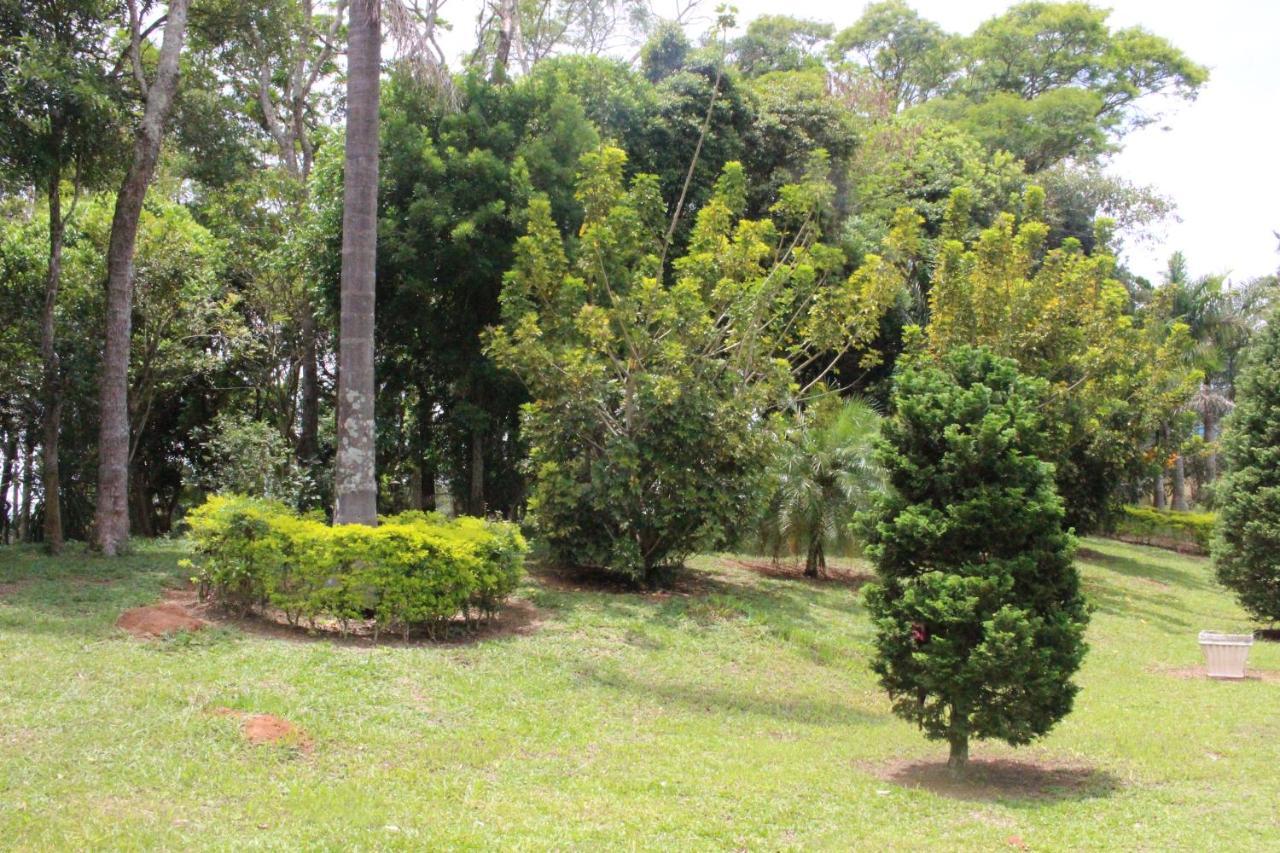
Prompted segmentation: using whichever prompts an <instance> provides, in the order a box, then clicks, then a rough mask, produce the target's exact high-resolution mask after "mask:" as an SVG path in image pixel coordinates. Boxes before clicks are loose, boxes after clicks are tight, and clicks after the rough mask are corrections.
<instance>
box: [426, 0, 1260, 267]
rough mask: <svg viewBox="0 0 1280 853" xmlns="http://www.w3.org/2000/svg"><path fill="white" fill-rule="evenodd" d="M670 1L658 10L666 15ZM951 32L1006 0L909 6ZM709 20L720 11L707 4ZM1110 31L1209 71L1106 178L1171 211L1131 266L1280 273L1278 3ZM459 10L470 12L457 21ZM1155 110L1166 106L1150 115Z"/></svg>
mask: <svg viewBox="0 0 1280 853" xmlns="http://www.w3.org/2000/svg"><path fill="white" fill-rule="evenodd" d="M672 2H673V0H655V3H654V5H655V7H656V8H657V10H658V11H659V12H660V13H661V12H662V11H663V5H664V4H672ZM908 2H910V3H911V5H912V6H913V7H914V8H915V9H916V10H917V11H919V12H920V14H921V15H923V16H924V17H926V18H929V19H931V20H934V21H937V22H938V23H939V24H941V25H942V26H943V27H944V28H945V29H947V30H949V31H951V32H959V33H968V32H970V31H972V30H973V28H974V27H975V26H977V25H978V24H979V23H981V22H982V21H984V20H986V19H987V18H989V17H991V16H992V15H995V14H997V13H999V12H1000V11H1002V10H1004V9H1006V8H1008V7H1009V6H1010V5H1011V3H1010V2H1009V0H908ZM702 5H703V6H704V7H705V8H706V9H707V10H708V11H709V10H711V9H712V8H713V7H714V6H715V0H704V2H703V4H702ZM734 5H736V6H737V7H738V10H739V15H738V20H739V22H740V23H742V24H745V22H746V21H748V20H750V19H751V18H754V17H756V16H758V15H761V14H766V13H768V14H777V13H779V12H785V13H786V14H789V15H793V16H796V17H803V18H812V19H815V20H820V21H826V22H829V23H833V24H835V25H836V26H837V27H843V26H847V25H849V24H851V23H852V22H853V21H854V20H856V19H857V17H858V16H859V15H860V14H861V11H862V9H863V8H864V6H865V3H863V2H860V0H853V2H849V0H788V2H787V3H786V4H784V5H780V4H779V3H777V2H776V0H735V2H734ZM1097 5H1101V6H1104V7H1107V8H1110V9H1112V10H1113V11H1112V15H1111V19H1110V23H1111V25H1112V26H1113V27H1120V26H1132V25H1141V26H1143V27H1145V28H1147V29H1148V30H1150V31H1152V32H1154V33H1156V34H1157V35H1161V36H1164V37H1165V38H1167V39H1169V40H1170V41H1171V42H1173V44H1174V45H1176V46H1178V47H1179V48H1181V49H1182V50H1183V51H1185V52H1186V53H1187V54H1188V55H1189V56H1190V57H1191V58H1192V59H1193V60H1195V61H1196V62H1199V63H1200V64H1202V65H1206V66H1208V67H1209V69H1210V78H1209V82H1208V84H1207V85H1206V86H1205V87H1204V89H1203V90H1202V91H1201V94H1200V97H1199V98H1198V99H1197V100H1196V101H1195V102H1193V103H1190V104H1187V103H1176V104H1172V105H1169V109H1168V110H1167V111H1166V114H1165V118H1164V120H1163V121H1161V122H1157V123H1156V124H1153V125H1151V126H1149V127H1147V128H1145V129H1143V130H1141V131H1138V132H1136V133H1133V134H1131V135H1130V136H1128V137H1127V138H1126V139H1125V149H1124V151H1122V152H1121V153H1120V154H1118V155H1115V156H1114V157H1113V158H1112V159H1111V162H1110V165H1109V168H1110V170H1111V171H1113V172H1114V173H1116V174H1118V175H1122V176H1124V177H1126V178H1128V179H1129V180H1132V181H1135V182H1138V183H1142V184H1151V185H1153V186H1155V187H1156V188H1157V189H1159V190H1160V191H1161V192H1162V193H1163V194H1164V195H1166V196H1169V197H1170V198H1172V199H1173V201H1174V202H1175V203H1176V204H1177V206H1178V216H1179V218H1180V221H1176V222H1169V223H1168V224H1167V225H1166V226H1164V227H1163V228H1158V229H1156V231H1155V232H1154V233H1153V234H1152V239H1150V240H1148V241H1147V242H1145V243H1141V244H1140V243H1138V242H1137V241H1134V240H1129V241H1127V245H1126V251H1125V255H1126V260H1127V261H1128V263H1129V266H1130V267H1131V268H1132V269H1133V270H1134V271H1135V272H1137V273H1139V274H1141V275H1146V276H1148V277H1150V278H1152V279H1158V278H1159V275H1160V273H1161V271H1162V270H1163V268H1164V264H1165V260H1166V259H1167V257H1168V255H1169V253H1170V252H1172V251H1174V250H1175V249H1179V248H1180V249H1182V250H1183V251H1184V252H1186V254H1187V257H1188V260H1189V261H1190V265H1191V270H1192V273H1193V274H1197V275H1198V274H1202V273H1210V272H1216V273H1227V274H1229V275H1230V276H1231V277H1232V279H1234V280H1237V281H1238V280H1241V279H1245V278H1251V277H1253V276H1257V275H1262V274H1265V273H1271V272H1275V270H1276V268H1277V267H1278V266H1280V255H1277V253H1276V247H1277V241H1276V238H1275V237H1274V236H1273V233H1272V232H1273V231H1275V230H1280V169H1277V168H1276V160H1277V153H1276V146H1277V140H1278V138H1280V133H1278V131H1280V50H1278V49H1277V48H1276V38H1277V34H1280V0H1215V1H1214V2H1208V3H1206V2H1204V0H1111V2H1104V3H1098V4H1097ZM445 8H446V11H447V13H451V14H452V15H453V17H454V21H455V25H456V29H455V31H454V33H452V34H451V35H452V38H450V39H449V41H450V42H453V41H454V39H461V40H462V41H463V42H464V43H466V44H470V43H472V39H471V37H470V34H471V32H472V29H473V26H474V13H473V12H470V11H469V9H470V8H478V3H477V0H461V2H459V0H454V3H450V4H448V5H447V6H446V7H445ZM464 10H466V11H464ZM1146 106H1148V107H1149V108H1153V109H1162V108H1163V105H1160V104H1148V105H1146Z"/></svg>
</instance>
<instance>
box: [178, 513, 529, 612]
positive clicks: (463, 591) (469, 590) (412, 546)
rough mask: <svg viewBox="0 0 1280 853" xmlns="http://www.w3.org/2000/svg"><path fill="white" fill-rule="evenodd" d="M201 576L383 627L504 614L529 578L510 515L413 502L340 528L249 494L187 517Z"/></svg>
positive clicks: (234, 598)
mask: <svg viewBox="0 0 1280 853" xmlns="http://www.w3.org/2000/svg"><path fill="white" fill-rule="evenodd" d="M187 518H188V521H189V523H190V525H191V538H192V540H193V541H194V543H195V555H196V556H195V559H194V560H192V563H191V564H192V566H193V568H195V569H196V572H197V574H196V578H195V580H196V581H197V582H198V583H199V584H200V589H201V593H202V595H211V596H212V597H213V598H214V599H215V600H216V601H219V602H221V603H223V604H225V605H228V606H230V607H234V608H237V609H239V610H241V612H247V611H249V610H252V609H260V608H267V607H270V608H275V609H277V610H279V611H282V612H283V613H284V615H285V617H286V618H287V619H288V621H289V623H290V624H292V625H297V624H299V623H300V622H304V621H305V622H306V623H307V624H309V625H312V626H314V625H315V624H316V620H317V619H322V618H328V619H333V620H336V621H337V622H338V624H339V625H340V626H341V627H342V629H343V631H344V632H345V631H346V630H348V628H349V625H350V623H351V622H352V621H353V620H361V619H371V620H373V625H374V631H375V633H376V632H378V631H394V632H398V633H400V634H403V635H405V636H408V635H409V633H410V632H411V631H413V630H416V629H419V628H421V629H423V630H425V631H426V632H427V633H428V634H430V635H433V636H434V635H438V634H439V632H440V631H441V630H442V629H443V628H444V626H445V625H446V624H447V623H448V622H449V621H450V620H453V619H455V618H457V617H458V616H459V615H461V616H462V617H463V618H465V619H466V620H467V621H468V622H470V621H472V620H474V619H477V618H480V619H485V618H488V617H490V616H492V615H493V614H494V613H496V612H497V610H498V608H499V607H500V606H501V604H502V602H503V600H504V599H505V598H506V597H507V596H508V595H510V594H511V593H512V592H513V591H514V590H515V587H516V584H517V583H518V582H519V580H520V575H521V572H522V570H523V563H524V554H525V550H526V547H525V541H524V538H523V537H522V536H521V535H520V532H519V530H518V529H517V528H516V527H515V526H514V525H510V524H505V523H502V522H493V521H485V520H482V519H478V518H459V519H447V518H445V517H443V516H441V515H437V514H434V513H424V512H407V513H403V514H401V515H397V516H390V517H387V518H384V519H382V520H381V523H380V524H379V526H378V527H365V526H362V525H354V524H351V525H340V526H330V525H328V524H326V523H325V521H324V520H323V518H321V517H320V516H319V515H318V514H310V515H299V514H298V513H296V512H294V511H293V510H290V509H289V508H287V507H285V506H284V505H283V504H280V503H277V502H274V501H268V500H261V499H256V498H245V497H238V496H218V497H213V498H210V499H209V501H208V502H206V503H205V504H204V505H203V506H201V507H199V508H198V509H196V510H193V511H192V512H191V513H190V514H189V515H188V516H187Z"/></svg>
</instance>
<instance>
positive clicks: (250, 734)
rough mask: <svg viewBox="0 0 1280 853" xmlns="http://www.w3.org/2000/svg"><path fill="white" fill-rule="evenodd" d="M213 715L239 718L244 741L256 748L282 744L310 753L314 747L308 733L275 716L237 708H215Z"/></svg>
mask: <svg viewBox="0 0 1280 853" xmlns="http://www.w3.org/2000/svg"><path fill="white" fill-rule="evenodd" d="M213 713H215V714H217V715H218V716H220V717H237V718H239V720H240V723H241V726H240V730H241V732H242V733H243V734H244V739H245V740H247V741H249V743H251V744H253V745H254V746H262V745H264V744H280V745H282V746H292V747H296V748H298V749H301V750H302V751H303V752H310V751H311V748H312V746H313V744H312V742H311V738H310V737H309V736H308V735H307V733H306V732H304V731H303V730H302V729H300V728H298V727H297V726H295V725H294V724H293V723H291V722H289V721H288V720H286V719H284V718H283V717H277V716H276V715H274V714H254V713H251V712H249V711H239V710H236V709H235V708H214V710H213Z"/></svg>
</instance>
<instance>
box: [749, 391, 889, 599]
mask: <svg viewBox="0 0 1280 853" xmlns="http://www.w3.org/2000/svg"><path fill="white" fill-rule="evenodd" d="M879 433H880V416H879V415H878V414H876V412H875V410H874V409H872V408H871V406H869V405H868V404H867V403H865V402H863V401H861V400H850V401H847V402H840V401H839V400H836V399H834V398H831V399H828V400H826V401H824V402H822V403H820V404H818V405H815V406H811V407H810V408H809V409H808V410H807V411H806V412H804V413H803V414H802V415H801V416H800V417H799V418H798V419H797V422H796V424H795V425H794V426H793V427H792V428H791V429H789V430H788V431H787V433H786V435H784V436H783V438H782V441H781V442H780V443H779V447H778V452H777V456H776V457H775V460H774V465H773V468H772V471H771V473H770V489H769V493H770V497H769V501H768V503H767V505H766V509H765V514H764V517H763V519H762V524H761V533H762V539H763V540H764V544H765V547H766V548H770V549H771V550H772V552H773V555H774V559H775V560H776V559H777V558H778V556H779V554H780V553H781V552H782V550H783V549H784V548H786V549H787V550H788V551H789V552H790V553H793V554H796V553H799V552H800V551H801V550H804V552H805V567H804V573H805V575H806V576H807V577H821V576H822V574H823V572H824V571H825V569H826V567H827V560H826V549H827V546H828V545H829V544H830V545H835V546H837V547H840V546H842V545H846V544H848V542H849V539H850V535H851V534H850V527H851V524H852V521H853V516H854V514H855V513H856V512H857V511H858V510H860V509H862V508H864V507H865V505H866V503H867V500H868V498H869V497H870V496H871V495H872V494H873V493H874V492H875V491H877V490H878V489H879V487H880V482H881V481H880V472H879V469H878V468H877V466H876V464H875V462H874V456H873V445H874V442H875V438H876V436H877V435H879Z"/></svg>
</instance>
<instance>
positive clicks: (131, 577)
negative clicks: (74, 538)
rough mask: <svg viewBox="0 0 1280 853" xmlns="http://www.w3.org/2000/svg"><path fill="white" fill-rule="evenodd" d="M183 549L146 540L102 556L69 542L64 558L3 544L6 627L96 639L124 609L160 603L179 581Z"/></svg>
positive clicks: (0, 561)
mask: <svg viewBox="0 0 1280 853" xmlns="http://www.w3.org/2000/svg"><path fill="white" fill-rule="evenodd" d="M181 556H182V552H181V551H180V550H179V549H178V548H176V547H174V546H172V545H171V544H167V543H166V544H160V545H157V544H153V543H142V544H141V545H140V546H139V547H138V548H137V550H135V551H134V552H133V553H130V554H127V555H124V556H121V557H112V558H106V557H99V556H96V555H94V554H92V553H91V552H89V551H88V549H87V548H85V547H84V545H83V544H82V543H68V544H67V548H66V550H65V552H64V553H63V554H62V555H61V556H59V557H50V556H48V555H47V554H45V553H44V551H43V550H42V549H40V548H39V547H37V546H17V545H9V546H0V585H3V591H0V628H4V629H8V630H13V631H16V632H21V633H26V634H37V635H47V636H63V637H93V636H104V635H110V634H112V633H113V630H114V629H113V627H112V626H113V625H114V623H115V620H116V619H117V617H119V615H120V613H121V612H123V611H124V610H127V609H129V608H131V607H137V606H139V605H142V604H146V603H149V602H151V601H154V600H155V599H156V598H157V597H158V596H159V595H160V593H161V591H162V590H163V589H164V588H165V586H166V585H172V584H174V583H177V582H179V580H180V578H181V571H180V570H179V568H178V560H179V558H180V557H181Z"/></svg>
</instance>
